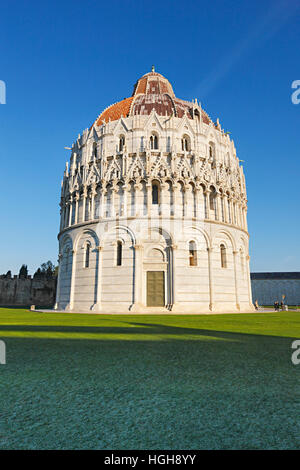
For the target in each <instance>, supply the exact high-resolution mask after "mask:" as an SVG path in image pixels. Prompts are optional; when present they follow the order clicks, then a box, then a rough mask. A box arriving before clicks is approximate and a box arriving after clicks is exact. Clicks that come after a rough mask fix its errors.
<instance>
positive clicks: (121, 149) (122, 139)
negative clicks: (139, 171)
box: [119, 135, 125, 152]
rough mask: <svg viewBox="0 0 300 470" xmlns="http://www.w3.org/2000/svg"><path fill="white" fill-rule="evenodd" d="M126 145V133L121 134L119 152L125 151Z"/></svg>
mask: <svg viewBox="0 0 300 470" xmlns="http://www.w3.org/2000/svg"><path fill="white" fill-rule="evenodd" d="M124 146H125V137H124V135H120V138H119V152H123V149H124Z"/></svg>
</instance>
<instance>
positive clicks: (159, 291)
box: [147, 271, 165, 307]
mask: <svg viewBox="0 0 300 470" xmlns="http://www.w3.org/2000/svg"><path fill="white" fill-rule="evenodd" d="M164 305H165V281H164V271H147V306H148V307H164Z"/></svg>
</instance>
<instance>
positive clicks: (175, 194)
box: [173, 184, 180, 217]
mask: <svg viewBox="0 0 300 470" xmlns="http://www.w3.org/2000/svg"><path fill="white" fill-rule="evenodd" d="M178 189H179V186H178V184H173V214H174V216H175V217H179V214H180V210H179V197H178Z"/></svg>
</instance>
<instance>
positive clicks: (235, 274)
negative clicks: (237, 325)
mask: <svg viewBox="0 0 300 470" xmlns="http://www.w3.org/2000/svg"><path fill="white" fill-rule="evenodd" d="M232 253H233V269H234V288H235V303H236V308H237V309H238V310H240V301H239V286H238V279H237V254H238V251H235V250H234V251H233V252H232Z"/></svg>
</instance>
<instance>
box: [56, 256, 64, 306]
mask: <svg viewBox="0 0 300 470" xmlns="http://www.w3.org/2000/svg"><path fill="white" fill-rule="evenodd" d="M61 259H62V254H59V255H58V260H57V261H58V275H57V289H56V298H55V304H54V310H57V309H58V304H59V298H60V282H61Z"/></svg>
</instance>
